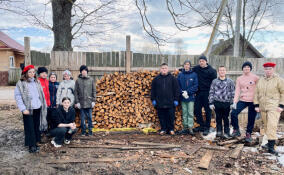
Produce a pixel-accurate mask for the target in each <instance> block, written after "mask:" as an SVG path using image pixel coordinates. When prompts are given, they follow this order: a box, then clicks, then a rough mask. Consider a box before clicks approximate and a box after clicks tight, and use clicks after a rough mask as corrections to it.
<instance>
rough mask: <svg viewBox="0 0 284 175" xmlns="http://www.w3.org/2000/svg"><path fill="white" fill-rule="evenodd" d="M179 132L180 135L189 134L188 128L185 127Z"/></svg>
mask: <svg viewBox="0 0 284 175" xmlns="http://www.w3.org/2000/svg"><path fill="white" fill-rule="evenodd" d="M177 134H178V135H186V134H188V129H183V130H181V131H179V132H177Z"/></svg>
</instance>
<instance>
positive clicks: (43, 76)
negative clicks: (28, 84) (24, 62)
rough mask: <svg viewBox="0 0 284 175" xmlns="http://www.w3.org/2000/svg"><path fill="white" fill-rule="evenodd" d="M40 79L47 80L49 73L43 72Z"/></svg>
mask: <svg viewBox="0 0 284 175" xmlns="http://www.w3.org/2000/svg"><path fill="white" fill-rule="evenodd" d="M39 77H40V78H43V79H45V78H47V73H46V72H42V73H40V74H39Z"/></svg>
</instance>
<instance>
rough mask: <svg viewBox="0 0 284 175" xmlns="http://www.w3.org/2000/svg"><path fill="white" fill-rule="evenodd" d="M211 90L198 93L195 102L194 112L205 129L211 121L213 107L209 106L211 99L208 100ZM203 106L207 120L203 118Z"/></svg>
mask: <svg viewBox="0 0 284 175" xmlns="http://www.w3.org/2000/svg"><path fill="white" fill-rule="evenodd" d="M208 96H209V92H207V91H201V92H198V93H197V94H196V97H195V102H194V114H195V116H196V119H197V123H198V124H199V125H200V127H201V128H203V129H209V128H210V123H211V112H212V111H211V109H210V108H209V100H208ZM202 107H204V109H205V114H206V121H204V120H203V117H202Z"/></svg>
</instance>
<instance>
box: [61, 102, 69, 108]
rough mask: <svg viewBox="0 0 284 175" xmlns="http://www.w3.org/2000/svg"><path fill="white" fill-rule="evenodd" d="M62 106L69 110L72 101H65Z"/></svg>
mask: <svg viewBox="0 0 284 175" xmlns="http://www.w3.org/2000/svg"><path fill="white" fill-rule="evenodd" d="M62 106H63V108H64V109H68V108H69V107H70V101H69V100H64V101H63V102H62Z"/></svg>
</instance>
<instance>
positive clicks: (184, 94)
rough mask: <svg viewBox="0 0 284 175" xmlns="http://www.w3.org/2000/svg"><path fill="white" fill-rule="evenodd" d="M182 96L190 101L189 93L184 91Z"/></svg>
mask: <svg viewBox="0 0 284 175" xmlns="http://www.w3.org/2000/svg"><path fill="white" fill-rule="evenodd" d="M182 96H183V97H184V98H185V99H188V98H189V96H188V94H187V91H182Z"/></svg>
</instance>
